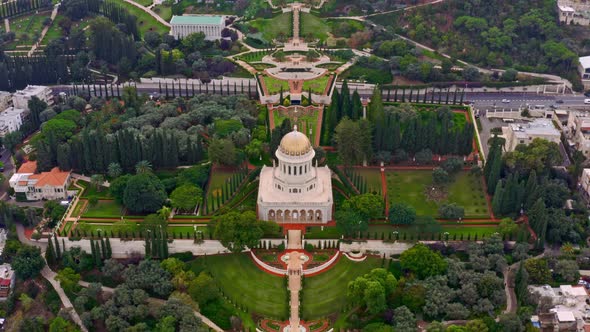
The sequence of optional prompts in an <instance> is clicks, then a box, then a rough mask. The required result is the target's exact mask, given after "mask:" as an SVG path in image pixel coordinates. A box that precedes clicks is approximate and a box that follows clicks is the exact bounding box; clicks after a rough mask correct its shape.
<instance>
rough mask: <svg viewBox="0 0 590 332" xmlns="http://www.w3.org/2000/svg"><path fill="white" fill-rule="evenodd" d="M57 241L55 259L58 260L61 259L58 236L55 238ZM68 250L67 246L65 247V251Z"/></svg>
mask: <svg viewBox="0 0 590 332" xmlns="http://www.w3.org/2000/svg"><path fill="white" fill-rule="evenodd" d="M54 240H55V258H57V259H61V249H60V247H59V241H58V240H57V236H55V237H54ZM65 249H66V246H65V245H64V251H65Z"/></svg>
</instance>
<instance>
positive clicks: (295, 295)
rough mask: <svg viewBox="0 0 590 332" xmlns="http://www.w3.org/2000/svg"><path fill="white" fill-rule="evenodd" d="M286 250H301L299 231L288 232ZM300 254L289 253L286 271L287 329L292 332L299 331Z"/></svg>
mask: <svg viewBox="0 0 590 332" xmlns="http://www.w3.org/2000/svg"><path fill="white" fill-rule="evenodd" d="M287 249H290V250H292V249H295V250H298V249H299V250H301V249H302V245H301V231H300V230H289V232H288V242H287ZM301 255H302V252H301V253H300V252H298V251H293V252H290V253H289V257H290V259H289V264H288V265H287V270H288V273H289V291H290V292H291V299H290V303H289V304H290V306H291V316H290V317H289V327H290V329H291V331H292V332H295V331H299V325H300V322H301V320H300V318H299V291H300V290H301V276H302V275H303V260H301V258H300V257H301Z"/></svg>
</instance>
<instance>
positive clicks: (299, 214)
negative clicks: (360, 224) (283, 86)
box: [258, 127, 334, 224]
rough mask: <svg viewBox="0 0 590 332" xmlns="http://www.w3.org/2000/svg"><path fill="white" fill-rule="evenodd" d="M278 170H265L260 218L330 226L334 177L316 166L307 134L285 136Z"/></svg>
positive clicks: (259, 194) (259, 205)
mask: <svg viewBox="0 0 590 332" xmlns="http://www.w3.org/2000/svg"><path fill="white" fill-rule="evenodd" d="M275 155H276V157H277V159H278V160H279V164H278V166H276V165H274V163H273V166H272V167H263V168H262V171H261V172H260V186H259V189H258V218H259V219H261V220H269V221H276V222H278V223H322V224H325V223H328V222H329V221H330V220H332V205H333V202H334V200H333V199H332V182H331V181H332V180H331V177H332V175H331V174H332V173H331V171H330V169H329V168H328V167H327V166H325V167H318V166H317V163H316V165H315V166H314V165H313V162H312V161H313V158H314V156H315V151H314V150H313V147H312V146H311V143H310V141H309V139H308V138H307V136H306V135H305V134H304V133H301V132H299V131H297V127H295V129H294V130H293V131H292V132H290V133H288V134H287V135H285V136H284V137H283V139H282V140H281V144H280V146H279V148H278V149H277V151H276V153H275Z"/></svg>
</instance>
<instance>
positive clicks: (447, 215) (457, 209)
mask: <svg viewBox="0 0 590 332" xmlns="http://www.w3.org/2000/svg"><path fill="white" fill-rule="evenodd" d="M438 214H439V215H440V217H441V218H444V219H459V218H463V217H464V216H465V209H464V208H463V207H461V206H458V205H457V204H455V203H444V204H442V205H441V206H440V207H439V208H438Z"/></svg>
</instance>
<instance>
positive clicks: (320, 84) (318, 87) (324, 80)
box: [303, 75, 330, 95]
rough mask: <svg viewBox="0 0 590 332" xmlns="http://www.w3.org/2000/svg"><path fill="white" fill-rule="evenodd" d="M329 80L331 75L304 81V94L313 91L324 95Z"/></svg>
mask: <svg viewBox="0 0 590 332" xmlns="http://www.w3.org/2000/svg"><path fill="white" fill-rule="evenodd" d="M329 80H330V75H324V76H320V77H318V78H316V79H313V80H308V81H303V93H306V92H308V91H309V89H311V92H312V93H315V94H319V95H323V94H324V91H325V90H326V86H327V85H328V81H329Z"/></svg>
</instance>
